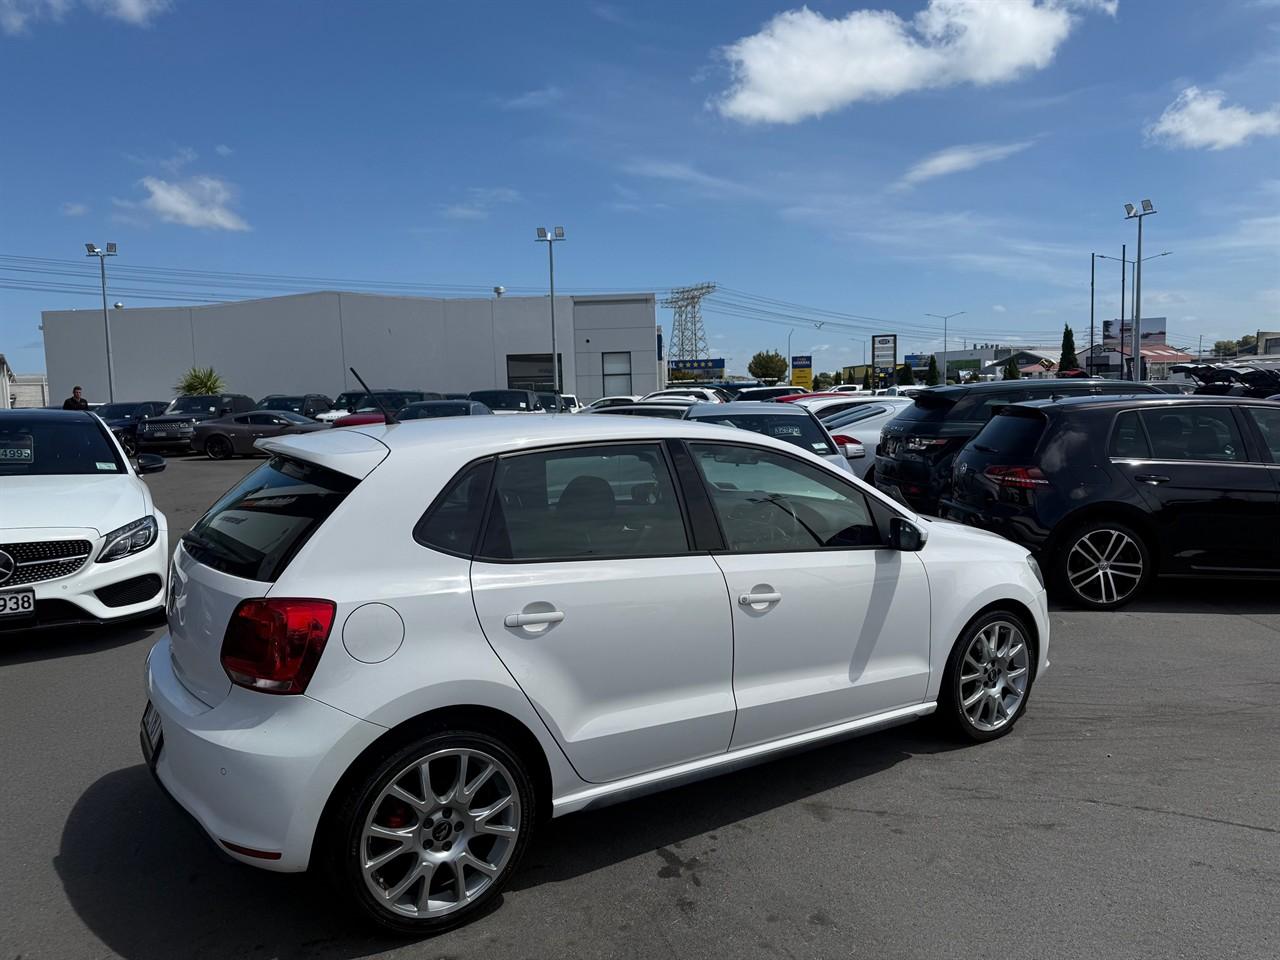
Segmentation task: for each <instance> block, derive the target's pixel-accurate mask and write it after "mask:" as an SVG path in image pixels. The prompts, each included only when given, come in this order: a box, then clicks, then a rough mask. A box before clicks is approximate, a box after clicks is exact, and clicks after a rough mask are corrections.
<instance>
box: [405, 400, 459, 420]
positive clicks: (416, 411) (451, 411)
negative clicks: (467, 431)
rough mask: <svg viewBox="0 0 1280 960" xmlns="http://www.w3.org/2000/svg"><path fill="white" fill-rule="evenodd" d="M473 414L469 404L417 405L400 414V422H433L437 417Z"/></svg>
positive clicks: (408, 407) (406, 408)
mask: <svg viewBox="0 0 1280 960" xmlns="http://www.w3.org/2000/svg"><path fill="white" fill-rule="evenodd" d="M470 413H471V404H469V403H415V404H411V405H410V406H407V407H405V408H404V409H403V410H401V411H400V412H399V413H398V414H396V418H397V419H398V420H433V419H435V418H436V417H465V416H468V415H469V414H470Z"/></svg>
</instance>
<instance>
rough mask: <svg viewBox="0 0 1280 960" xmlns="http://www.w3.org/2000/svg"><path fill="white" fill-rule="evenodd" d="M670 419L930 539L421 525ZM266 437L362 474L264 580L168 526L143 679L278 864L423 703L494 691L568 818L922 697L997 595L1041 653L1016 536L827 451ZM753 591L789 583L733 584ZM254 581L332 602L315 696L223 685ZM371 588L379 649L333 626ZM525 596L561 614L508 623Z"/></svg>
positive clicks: (412, 437)
mask: <svg viewBox="0 0 1280 960" xmlns="http://www.w3.org/2000/svg"><path fill="white" fill-rule="evenodd" d="M339 437H340V438H342V439H341V440H339V439H338V438H339ZM667 438H670V439H674V440H683V441H697V440H701V441H714V442H717V443H726V444H730V445H733V446H737V447H747V448H752V449H763V450H767V451H773V452H778V453H781V454H785V455H787V456H788V457H790V458H793V459H798V460H800V461H803V462H804V463H807V464H809V465H811V466H816V468H817V469H818V470H820V471H823V472H824V474H825V475H826V476H829V477H834V478H843V479H842V482H844V483H848V484H850V485H852V486H854V487H856V489H857V490H859V491H861V492H862V493H863V494H864V495H865V496H866V497H867V498H868V499H869V500H870V501H872V502H874V503H877V504H879V505H880V507H879V508H880V509H884V510H887V511H889V512H890V513H892V514H893V515H895V516H899V517H903V518H904V519H905V520H907V521H908V522H910V523H914V524H916V525H917V526H919V527H921V528H922V529H927V530H928V531H929V537H928V540H927V543H926V544H925V545H924V547H923V549H922V550H921V551H920V552H919V553H913V554H901V553H899V552H897V551H895V550H892V549H890V548H888V547H876V548H866V549H863V550H860V551H852V552H849V551H834V550H833V551H818V552H813V551H808V552H804V553H771V554H751V555H749V554H725V553H715V554H708V553H701V554H698V553H693V554H686V555H677V556H675V557H666V558H657V559H649V558H634V559H599V560H594V559H583V560H572V561H549V562H487V561H481V560H476V561H472V560H471V559H469V557H467V556H457V555H453V554H448V553H443V552H439V551H436V550H432V549H429V548H427V547H424V546H422V545H420V544H419V543H418V542H417V541H415V539H414V538H413V537H412V536H410V535H409V532H410V531H411V530H412V529H413V527H414V525H415V524H416V523H417V522H418V520H419V519H420V517H421V516H422V514H423V511H424V509H425V508H426V507H427V505H428V504H430V503H431V502H432V500H433V498H434V496H435V494H436V492H437V491H439V490H441V489H442V488H443V487H445V486H446V485H447V484H448V483H449V481H450V480H451V479H452V478H453V477H455V476H456V475H457V474H458V472H459V471H460V470H461V469H462V468H463V467H464V466H465V465H466V464H468V463H471V462H473V461H476V460H477V459H479V458H483V457H490V456H493V455H495V454H502V453H516V452H526V451H530V450H537V449H539V448H546V447H563V446H565V445H576V444H590V443H599V442H631V441H660V440H664V439H667ZM335 445H337V446H335ZM261 446H262V448H263V449H264V450H266V451H267V452H269V453H274V454H280V455H283V456H287V457H292V458H297V459H300V460H304V461H307V460H312V461H315V460H320V459H321V458H323V462H325V463H326V464H329V465H330V466H331V467H332V468H333V469H335V470H339V471H341V472H343V473H345V474H346V475H348V476H351V477H355V478H359V479H360V482H359V484H358V485H357V486H356V487H355V490H354V491H353V492H352V493H351V494H350V495H349V496H348V497H347V498H346V500H345V501H343V502H342V504H341V505H340V506H339V507H338V508H337V509H336V511H334V512H333V514H332V515H331V516H330V517H329V519H328V520H327V521H326V522H325V523H323V524H322V525H321V526H320V527H319V529H318V530H317V531H316V532H315V533H314V534H313V535H312V536H311V537H310V539H309V540H307V541H306V543H305V545H303V546H302V547H301V549H300V550H299V551H298V552H297V554H296V556H294V557H293V559H292V560H291V561H290V562H289V563H288V565H287V566H286V567H285V568H284V570H283V572H282V573H281V574H280V576H279V578H278V580H277V581H276V582H274V583H269V582H259V581H253V580H245V579H239V578H236V577H232V576H229V575H227V574H222V573H219V572H217V571H215V570H212V569H211V568H209V567H207V566H204V565H203V564H200V563H198V562H196V561H195V559H194V558H193V557H192V556H191V555H190V554H189V553H188V552H187V550H186V549H185V547H184V546H182V545H179V547H178V548H177V550H176V551H175V557H174V565H175V573H176V579H175V583H174V589H173V600H172V601H171V606H170V611H169V614H170V635H169V636H166V637H165V638H163V639H162V640H161V641H160V642H159V643H157V644H156V645H155V647H154V648H153V649H152V651H151V653H150V655H149V660H148V669H147V695H148V697H149V698H150V700H151V702H152V704H153V705H154V706H155V708H156V709H157V710H158V712H159V714H160V719H161V723H162V730H163V746H162V748H161V751H160V753H159V756H158V760H157V763H156V768H155V769H156V774H157V776H158V778H159V780H160V782H161V784H162V785H163V786H164V787H165V788H166V789H167V790H168V791H169V792H170V793H171V794H172V795H173V796H174V797H175V798H176V799H177V800H178V802H179V803H180V804H181V805H182V806H183V807H184V808H186V809H187V810H188V811H189V812H190V813H191V814H192V815H193V816H194V817H195V818H196V819H197V820H198V821H199V822H200V823H201V824H202V825H203V827H204V828H205V830H206V831H208V832H209V833H210V835H211V836H212V837H214V838H215V839H216V840H219V841H223V842H225V843H231V844H237V845H240V846H243V847H247V848H251V849H252V850H258V851H270V852H271V854H272V856H275V857H276V859H261V858H258V857H254V856H247V855H244V854H242V853H240V852H238V851H237V850H235V849H229V850H228V852H229V853H230V854H231V855H232V856H234V857H236V858H237V859H240V860H242V861H244V862H246V863H250V864H253V865H255V866H259V867H263V868H265V869H270V870H277V871H299V870H303V869H305V868H306V867H307V866H308V863H309V861H310V858H311V854H312V841H313V839H314V837H315V832H316V827H317V824H318V822H319V820H320V816H321V813H322V812H323V810H324V807H325V804H326V802H327V801H328V799H329V797H330V795H331V794H332V792H333V790H334V788H335V785H336V784H337V783H338V780H339V778H340V777H341V776H342V774H343V773H344V772H345V771H346V770H348V769H349V768H350V767H351V765H352V764H353V763H355V762H356V760H357V759H358V758H359V757H360V756H361V754H362V753H363V752H364V751H365V750H366V749H367V748H368V747H369V746H370V745H371V744H372V743H373V742H374V741H375V740H376V739H377V738H378V737H379V736H381V735H383V734H384V733H385V732H386V731H387V730H389V729H392V728H396V727H398V726H399V725H401V724H404V723H406V722H408V721H410V720H412V719H413V718H415V717H419V716H421V715H422V714H424V713H426V712H428V711H432V710H438V709H447V708H449V707H450V706H452V705H457V704H471V705H481V706H484V707H487V708H489V709H492V710H496V711H499V712H501V713H503V714H505V715H506V716H507V717H509V718H510V719H511V721H512V722H514V723H517V724H519V725H521V726H522V727H523V728H524V729H525V730H527V731H528V733H529V735H530V737H531V739H532V741H534V742H536V744H537V750H538V751H539V753H540V755H541V756H540V757H539V758H538V759H539V762H541V763H544V764H545V769H546V771H547V775H548V778H549V790H550V795H549V798H548V799H549V802H550V808H551V812H552V814H553V815H557V816H558V815H562V814H566V813H571V812H573V811H575V810H580V809H584V808H587V807H591V806H595V805H598V804H600V803H604V802H610V801H616V800H619V799H623V798H625V797H628V796H632V795H634V794H636V793H639V792H644V791H648V790H653V789H657V788H661V787H663V786H667V785H670V784H673V783H676V782H682V781H684V780H686V779H689V778H692V777H697V776H703V775H708V774H710V773H714V772H718V771H720V770H724V769H728V768H731V767H734V766H738V765H741V764H743V763H747V762H754V761H756V760H759V759H763V758H765V757H768V756H771V755H773V754H774V753H775V752H777V751H780V750H783V749H789V748H792V747H795V746H799V745H807V744H810V743H814V742H818V741H820V740H823V739H825V738H828V737H835V736H844V735H848V734H849V733H853V732H862V731H866V730H871V729H877V728H880V727H883V726H886V725H891V724H894V723H899V722H904V721H906V720H909V719H911V718H914V717H917V716H923V715H926V714H928V713H931V712H932V711H933V710H934V709H935V707H936V700H937V698H938V695H939V688H940V684H941V678H942V673H943V668H944V665H945V663H946V660H947V657H948V655H949V653H950V651H951V649H952V646H953V644H954V643H955V641H956V638H957V636H958V635H959V634H960V632H961V630H962V628H963V627H964V625H965V624H966V623H967V622H968V621H969V620H970V619H972V618H973V617H974V615H975V614H977V613H978V612H979V611H980V610H981V609H983V608H984V607H985V606H987V605H988V604H990V603H992V602H993V601H1001V602H1013V603H1016V604H1018V605H1019V606H1020V607H1021V608H1023V609H1024V611H1025V616H1026V619H1027V620H1028V622H1029V623H1030V624H1032V625H1033V626H1034V631H1035V633H1036V635H1037V638H1038V642H1037V654H1038V656H1037V659H1036V664H1037V666H1038V671H1037V672H1039V671H1043V670H1044V669H1045V668H1047V666H1048V640H1049V621H1048V613H1047V602H1046V599H1045V594H1044V590H1043V588H1042V586H1041V585H1040V583H1039V582H1038V580H1037V577H1036V575H1035V574H1034V572H1033V570H1032V567H1031V566H1030V565H1029V563H1028V557H1029V554H1028V553H1027V551H1026V550H1024V549H1022V548H1021V547H1019V546H1016V545H1015V544H1012V543H1010V542H1008V541H1005V540H1002V539H999V538H995V537H991V536H989V535H984V534H982V533H979V532H975V531H972V530H970V529H968V528H965V527H960V526H956V525H952V524H944V523H940V522H934V521H929V520H924V519H922V518H919V517H916V516H914V515H913V514H911V513H909V512H908V511H906V510H905V509H904V508H902V507H901V506H900V505H898V504H896V503H893V502H892V501H890V500H889V499H888V498H886V497H884V496H883V495H882V494H880V493H878V492H877V491H875V490H874V489H870V488H868V487H866V486H865V485H863V484H860V483H858V481H856V480H852V479H849V478H848V475H847V474H844V473H842V472H841V471H839V470H838V469H837V468H836V467H835V466H833V465H831V464H829V463H828V462H827V461H826V460H824V459H822V458H821V457H817V456H814V455H811V454H809V453H807V452H805V451H803V450H799V449H798V448H796V447H794V446H791V445H789V444H785V443H783V442H781V441H775V440H772V439H770V438H767V437H762V436H758V435H755V434H751V433H747V432H746V431H740V430H734V429H729V428H719V427H712V426H709V425H705V424H691V423H685V422H682V421H672V420H663V419H650V418H644V417H540V418H527V419H526V420H524V421H522V422H521V428H520V429H519V430H517V431H513V430H512V427H511V421H500V420H498V419H497V418H489V417H477V418H457V419H456V420H452V421H431V422H416V421H414V422H408V423H403V424H396V425H391V426H387V425H373V426H367V427H356V428H352V429H351V430H349V431H343V432H341V433H340V434H329V433H319V434H310V435H305V436H291V437H281V438H277V439H272V440H269V441H265V442H263V443H262V444H261ZM761 584H767V585H771V586H772V587H774V588H776V590H777V592H778V593H780V594H781V596H782V600H781V602H778V603H766V604H764V606H763V609H756V608H754V607H752V606H751V605H750V604H744V603H743V602H741V595H742V594H743V593H755V592H758V591H759V590H760V589H761ZM264 596H270V597H318V598H328V599H330V600H332V601H334V603H335V604H336V605H337V616H336V619H335V625H334V627H333V632H332V634H331V636H330V639H329V641H328V643H327V645H326V646H325V648H324V652H323V654H322V655H321V656H320V658H319V661H318V665H317V667H316V670H315V673H314V676H313V677H312V679H311V681H310V685H309V686H308V687H307V689H306V692H305V695H295V696H278V695H269V694H264V693H258V692H255V691H251V690H247V689H244V688H242V687H239V686H232V685H231V683H230V682H229V681H228V679H227V676H226V674H225V672H224V671H223V670H222V667H221V664H220V660H219V650H220V646H221V643H222V639H223V632H224V630H225V627H226V623H227V617H228V616H229V614H230V610H231V608H232V607H233V606H234V605H235V603H236V602H238V601H239V600H240V599H243V598H249V597H264ZM371 603H374V604H381V605H385V606H386V607H389V608H390V609H391V610H393V611H395V612H396V613H397V614H398V616H399V618H400V619H401V621H402V622H403V625H404V640H403V642H402V643H401V644H399V645H398V647H397V649H396V650H395V652H394V653H393V654H392V655H390V656H387V657H386V658H385V659H381V660H379V662H374V663H370V662H364V661H363V660H360V659H357V658H356V657H355V656H352V655H351V654H350V652H349V651H348V650H347V649H346V647H345V646H344V643H343V642H342V640H341V638H342V637H343V630H344V624H347V623H350V622H351V620H350V618H351V617H352V615H353V614H354V613H355V612H356V611H357V610H359V609H360V608H362V607H364V606H365V605H367V604H371ZM530 608H532V609H533V610H534V611H539V610H547V609H553V610H557V611H562V612H564V614H565V616H564V617H563V619H562V620H561V621H560V622H556V623H553V624H551V625H550V626H545V625H542V624H535V625H533V626H534V627H535V628H534V629H530V628H529V627H527V626H508V625H507V623H508V620H509V618H514V617H515V616H517V615H519V614H521V613H522V612H525V611H529V610H530ZM511 622H513V623H514V622H515V621H514V619H512V620H511ZM780 638H785V641H784V642H779V640H780ZM735 696H736V697H737V698H738V700H737V705H736V707H735ZM735 722H736V724H738V725H739V726H738V727H737V729H735Z"/></svg>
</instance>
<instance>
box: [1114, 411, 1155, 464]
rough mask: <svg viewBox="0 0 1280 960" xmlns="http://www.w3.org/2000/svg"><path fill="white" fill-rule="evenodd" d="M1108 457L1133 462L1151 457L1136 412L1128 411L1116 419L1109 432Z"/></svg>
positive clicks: (1148, 445) (1149, 447)
mask: <svg viewBox="0 0 1280 960" xmlns="http://www.w3.org/2000/svg"><path fill="white" fill-rule="evenodd" d="M1110 456H1113V457H1127V458H1131V459H1135V460H1146V459H1149V458H1150V457H1151V445H1150V444H1148V443H1147V435H1146V433H1144V432H1143V430H1142V424H1141V423H1140V422H1139V420H1138V414H1137V411H1135V410H1129V411H1127V412H1125V413H1122V414H1120V416H1118V417H1116V425H1115V428H1114V429H1113V430H1112V431H1111V452H1110Z"/></svg>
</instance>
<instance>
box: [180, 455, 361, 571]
mask: <svg viewBox="0 0 1280 960" xmlns="http://www.w3.org/2000/svg"><path fill="white" fill-rule="evenodd" d="M357 483H359V481H358V480H356V479H355V478H353V477H348V476H346V475H345V474H341V473H337V472H335V471H333V470H327V469H325V468H324V467H319V466H316V465H315V464H312V463H305V462H303V461H301V460H293V459H290V458H287V457H273V458H272V459H270V460H268V461H267V462H266V463H264V464H263V465H262V466H260V467H258V469H256V470H254V471H253V472H252V473H251V474H249V475H248V476H247V477H245V478H244V479H243V480H241V481H240V482H239V483H238V484H236V485H235V486H234V487H232V488H231V490H230V491H228V492H227V493H226V494H224V495H223V496H222V498H221V499H220V500H218V502H217V503H215V504H214V505H213V506H212V507H210V508H209V512H208V513H206V514H205V515H204V516H203V517H201V518H200V519H199V520H198V521H196V524H195V526H194V527H192V528H191V531H190V532H189V533H188V534H187V535H186V536H184V537H183V538H182V543H183V546H184V547H185V548H186V550H187V552H188V553H190V554H191V555H192V556H193V557H194V558H195V559H196V560H198V561H199V562H200V563H203V564H205V565H206V566H209V567H213V568H214V569H215V570H221V571H222V572H223V573H229V574H231V575H232V576H235V577H244V578H245V579H246V580H258V581H265V582H271V581H274V580H276V579H277V578H278V577H279V576H280V574H281V573H282V572H283V571H284V568H285V567H286V566H288V564H289V561H290V560H291V559H293V556H294V555H295V554H296V553H297V552H298V551H299V550H300V549H301V548H302V546H303V544H305V543H306V542H307V540H308V539H310V537H311V535H312V534H313V533H314V532H315V531H316V530H317V529H318V528H319V527H320V525H321V524H322V523H324V522H325V520H327V519H328V518H329V517H330V515H332V513H333V511H334V510H336V509H338V505H339V504H341V503H342V501H343V500H345V499H346V497H347V494H349V493H350V492H351V491H352V490H353V489H355V487H356V484H357Z"/></svg>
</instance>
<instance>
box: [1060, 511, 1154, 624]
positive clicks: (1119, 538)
mask: <svg viewBox="0 0 1280 960" xmlns="http://www.w3.org/2000/svg"><path fill="white" fill-rule="evenodd" d="M1142 573H1143V563H1142V549H1141V548H1140V547H1139V546H1138V544H1137V543H1136V542H1135V541H1134V539H1133V538H1132V537H1130V536H1129V535H1128V534H1126V533H1124V532H1123V531H1121V530H1113V529H1111V528H1108V527H1103V528H1100V529H1097V530H1090V531H1089V532H1088V533H1086V534H1085V535H1084V536H1082V537H1080V538H1079V539H1078V540H1076V542H1075V543H1074V544H1072V545H1071V549H1070V551H1069V552H1068V553H1067V583H1068V584H1069V585H1070V586H1071V589H1072V590H1074V591H1075V592H1076V593H1077V594H1079V595H1080V597H1082V598H1083V599H1085V600H1088V601H1089V602H1090V603H1096V604H1105V605H1108V606H1110V605H1112V604H1117V603H1120V602H1122V601H1124V600H1126V599H1128V597H1129V595H1130V594H1132V593H1133V592H1134V591H1135V590H1137V589H1138V585H1139V584H1140V583H1141V582H1142Z"/></svg>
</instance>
